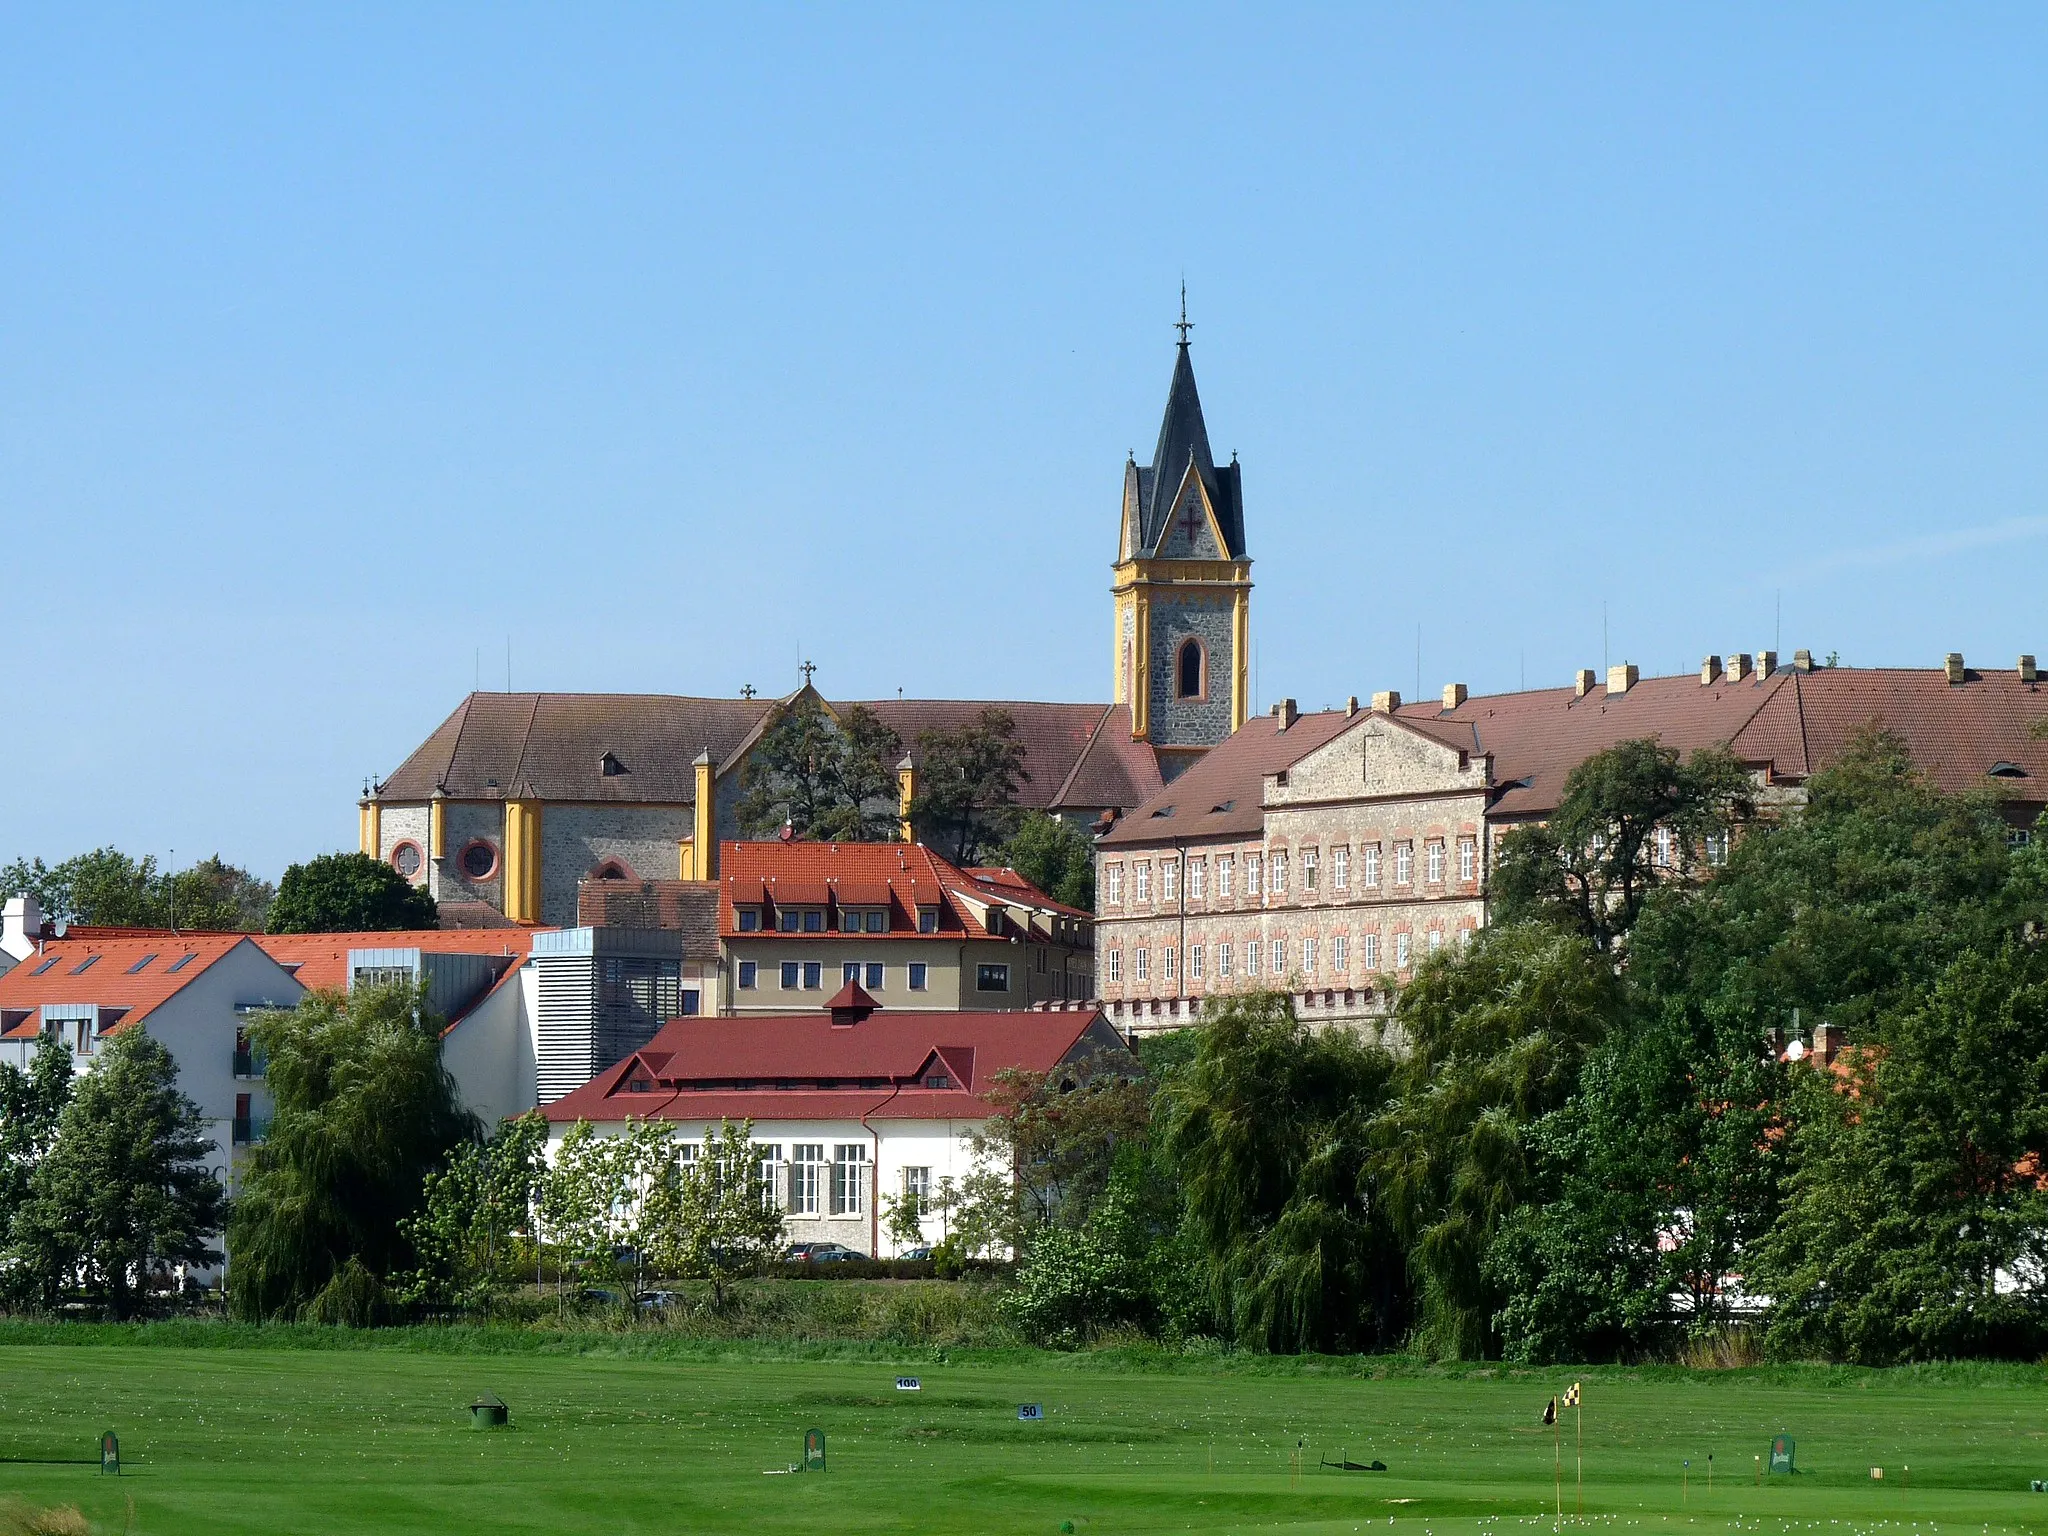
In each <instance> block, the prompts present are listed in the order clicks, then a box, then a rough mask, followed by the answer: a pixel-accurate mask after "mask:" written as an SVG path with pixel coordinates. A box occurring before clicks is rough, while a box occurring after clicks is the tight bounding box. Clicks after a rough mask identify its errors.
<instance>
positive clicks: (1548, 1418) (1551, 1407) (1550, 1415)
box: [1543, 1397, 1557, 1424]
mask: <svg viewBox="0 0 2048 1536" xmlns="http://www.w3.org/2000/svg"><path fill="white" fill-rule="evenodd" d="M1543 1422H1544V1423H1546V1424H1555V1423H1556V1422H1557V1399H1556V1398H1554V1397H1553V1398H1552V1399H1551V1400H1550V1401H1549V1402H1547V1403H1545V1404H1544V1405H1543Z"/></svg>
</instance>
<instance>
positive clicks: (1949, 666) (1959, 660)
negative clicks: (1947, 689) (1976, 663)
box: [1941, 651, 1964, 683]
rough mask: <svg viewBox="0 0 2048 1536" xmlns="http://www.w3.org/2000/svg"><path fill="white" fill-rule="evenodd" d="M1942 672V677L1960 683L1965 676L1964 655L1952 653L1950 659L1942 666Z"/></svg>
mask: <svg viewBox="0 0 2048 1536" xmlns="http://www.w3.org/2000/svg"><path fill="white" fill-rule="evenodd" d="M1941 671H1942V675H1943V676H1944V677H1946V678H1947V679H1948V680H1949V681H1950V682H1952V683H1960V682H1961V681H1962V680H1963V676H1964V673H1963V653H1962V652H1961V651H1950V652H1949V653H1948V659H1947V660H1945V661H1944V662H1942V664H1941Z"/></svg>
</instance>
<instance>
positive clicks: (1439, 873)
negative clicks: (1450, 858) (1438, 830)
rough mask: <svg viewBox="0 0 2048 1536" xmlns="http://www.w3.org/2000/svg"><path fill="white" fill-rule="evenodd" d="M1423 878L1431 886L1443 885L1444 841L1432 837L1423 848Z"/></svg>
mask: <svg viewBox="0 0 2048 1536" xmlns="http://www.w3.org/2000/svg"><path fill="white" fill-rule="evenodd" d="M1423 870H1424V878H1425V879H1427V880H1428V881H1429V883H1430V884H1431V885H1442V884H1443V883H1444V840H1443V839H1442V838H1440V837H1432V838H1431V839H1430V840H1429V842H1428V843H1427V844H1426V845H1425V846H1424V848H1423Z"/></svg>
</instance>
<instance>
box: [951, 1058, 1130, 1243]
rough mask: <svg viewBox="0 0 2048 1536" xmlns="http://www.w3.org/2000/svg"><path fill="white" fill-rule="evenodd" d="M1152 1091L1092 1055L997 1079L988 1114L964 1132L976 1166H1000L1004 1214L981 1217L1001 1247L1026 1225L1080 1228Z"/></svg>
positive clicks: (1125, 1066)
mask: <svg viewBox="0 0 2048 1536" xmlns="http://www.w3.org/2000/svg"><path fill="white" fill-rule="evenodd" d="M1151 1097H1152V1095H1151V1089H1150V1087H1149V1085H1148V1084H1147V1083H1146V1082H1145V1081H1144V1080H1143V1078H1142V1077H1141V1076H1140V1075H1139V1074H1138V1071H1137V1063H1136V1062H1135V1061H1133V1060H1132V1059H1131V1058H1129V1057H1124V1056H1096V1057H1092V1058H1089V1059H1088V1060H1087V1061H1084V1062H1080V1063H1076V1064H1074V1065H1071V1066H1068V1067H1063V1068H1058V1069H1055V1070H1054V1071H1053V1072H1049V1073H1048V1072H1027V1071H1023V1070H1020V1069H1017V1068H1006V1069H1005V1070H1003V1071H1000V1072H998V1073H997V1074H996V1075H995V1079H994V1082H993V1085H992V1086H991V1088H990V1090H989V1092H988V1094H987V1099H988V1103H989V1114H988V1117H987V1118H986V1119H985V1120H984V1121H983V1122H982V1125H981V1128H980V1129H979V1130H978V1131H975V1132H972V1133H970V1134H969V1135H968V1137H967V1138H966V1140H967V1145H968V1150H969V1156H970V1158H971V1159H972V1165H973V1166H976V1167H981V1168H991V1169H1002V1170H1004V1171H1005V1172H1006V1173H1007V1174H1008V1175H1009V1177H1008V1179H1007V1180H1006V1183H1005V1188H1004V1192H1003V1199H1004V1201H1005V1203H1006V1204H1007V1207H1008V1209H1007V1211H1006V1213H1005V1214H1004V1215H1003V1216H1002V1217H1000V1218H999V1217H996V1216H995V1215H993V1214H988V1215H986V1216H984V1218H983V1219H984V1220H987V1221H989V1222H991V1223H993V1224H994V1226H995V1229H996V1236H995V1239H994V1241H995V1244H996V1245H997V1246H1000V1247H1003V1248H1008V1249H1012V1250H1018V1249H1021V1248H1023V1247H1024V1246H1025V1244H1026V1243H1027V1242H1028V1240H1029V1236H1030V1234H1031V1232H1032V1231H1034V1230H1035V1229H1037V1228H1039V1227H1044V1226H1051V1225H1055V1224H1058V1225H1064V1226H1075V1227H1078V1226H1083V1225H1086V1224H1087V1222H1088V1221H1089V1220H1090V1218H1091V1217H1092V1215H1093V1213H1094V1210H1095V1207H1096V1205H1097V1203H1098V1202H1099V1201H1100V1200H1101V1199H1102V1197H1103V1195H1104V1194H1105V1193H1106V1192H1107V1190H1108V1188H1109V1183H1110V1175H1111V1173H1112V1171H1113V1169H1114V1168H1115V1165H1116V1158H1117V1153H1118V1149H1119V1148H1121V1147H1122V1146H1124V1145H1125V1144H1127V1143H1131V1142H1137V1141H1142V1140H1143V1139H1144V1138H1145V1136H1146V1134H1147V1131H1148V1128H1149V1125H1150V1120H1151Z"/></svg>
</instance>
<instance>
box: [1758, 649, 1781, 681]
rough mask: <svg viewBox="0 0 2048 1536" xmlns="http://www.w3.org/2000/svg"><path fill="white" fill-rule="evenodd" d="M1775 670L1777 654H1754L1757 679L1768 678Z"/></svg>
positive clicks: (1771, 652)
mask: <svg viewBox="0 0 2048 1536" xmlns="http://www.w3.org/2000/svg"><path fill="white" fill-rule="evenodd" d="M1777 670H1778V653H1777V652H1776V651H1758V652H1757V653H1756V675H1757V676H1758V677H1770V676H1772V675H1773V674H1775V673H1776V672H1777Z"/></svg>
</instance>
